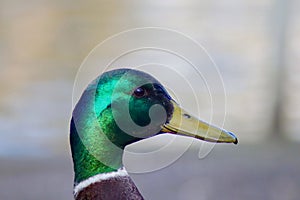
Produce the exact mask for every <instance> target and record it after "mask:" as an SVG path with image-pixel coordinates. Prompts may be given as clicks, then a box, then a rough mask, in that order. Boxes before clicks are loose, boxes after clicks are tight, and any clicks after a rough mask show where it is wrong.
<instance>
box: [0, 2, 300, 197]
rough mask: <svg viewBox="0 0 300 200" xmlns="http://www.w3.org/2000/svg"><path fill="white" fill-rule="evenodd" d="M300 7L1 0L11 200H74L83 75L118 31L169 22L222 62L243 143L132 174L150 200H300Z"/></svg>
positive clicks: (1, 80)
mask: <svg viewBox="0 0 300 200" xmlns="http://www.w3.org/2000/svg"><path fill="white" fill-rule="evenodd" d="M299 9H300V2H299V1H296V0H288V1H284V0H262V1H237V0H226V1H216V0H212V1H201V2H199V1H196V0H191V1H182V0H177V1H170V0H167V1H151V2H150V1H135V0H134V1H119V2H117V1H106V0H101V1H89V2H84V1H76V2H74V1H66V0H64V1H57V0H54V1H49V0H40V1H36V0H28V1H26V2H25V1H19V0H15V1H8V0H0V136H1V139H0V199H22V200H24V199H31V200H32V199H66V200H67V199H72V184H73V180H72V179H73V177H72V176H73V170H72V162H71V157H70V150H69V145H68V127H69V118H70V114H71V110H72V89H73V83H74V80H75V76H76V73H77V70H78V68H79V66H80V64H81V63H82V61H83V59H84V58H85V57H86V56H87V54H88V53H89V52H90V51H91V50H92V49H93V48H94V47H95V46H96V45H97V44H98V43H99V42H101V41H103V40H105V39H106V38H107V37H109V36H111V35H113V34H116V33H118V32H121V31H124V30H127V29H131V28H137V27H145V26H158V27H165V28H171V29H175V30H178V31H181V32H183V33H185V34H187V35H189V36H191V37H192V38H194V39H195V40H196V41H198V42H200V43H201V44H202V45H203V46H204V47H205V48H206V49H207V51H208V52H209V53H210V55H211V56H212V57H213V58H214V60H215V62H216V63H217V65H218V67H219V68H220V72H221V74H222V77H223V80H224V84H225V89H226V95H227V104H226V110H227V114H226V120H225V128H226V129H229V130H232V131H233V132H235V133H236V135H237V136H238V137H239V140H240V144H239V145H238V146H222V145H220V146H219V145H216V148H215V149H214V150H213V152H212V153H211V154H210V155H209V156H208V157H207V158H205V159H202V160H198V159H197V157H196V156H197V151H198V149H197V144H195V145H192V147H191V148H190V149H189V150H188V151H187V152H186V153H185V154H184V155H183V156H182V157H181V158H180V159H179V160H178V161H177V162H176V163H174V164H173V165H171V166H169V167H167V168H165V169H163V170H160V171H158V172H152V173H148V174H135V175H132V176H133V178H134V180H135V181H136V182H137V185H138V186H139V187H140V188H141V190H142V191H143V194H144V195H145V197H146V198H147V199H182V200H183V199H231V200H232V199H242V200H248V199H249V200H250V199H263V200H269V199H270V200H277V199H278V200H282V199H284V200H292V199H295V200H298V199H299V198H300V191H299V186H300V156H299V153H300V146H299V142H300V123H299V120H300V103H299V102H300V78H299V75H298V73H299V72H300V67H299V63H300V39H299V35H300V24H299V17H300V13H299V12H298V11H299ZM158 40H159V38H158ZM174 42H176V41H174ZM202 109H205V107H204V108H202ZM187 163H191V164H187ZM170 177H172V180H170ZM158 180H159V181H158Z"/></svg>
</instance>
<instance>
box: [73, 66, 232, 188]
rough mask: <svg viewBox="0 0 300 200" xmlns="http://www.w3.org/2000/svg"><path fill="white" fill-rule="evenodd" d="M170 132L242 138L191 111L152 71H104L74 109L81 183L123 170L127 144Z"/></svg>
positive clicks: (215, 138) (75, 158)
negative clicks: (98, 175)
mask: <svg viewBox="0 0 300 200" xmlns="http://www.w3.org/2000/svg"><path fill="white" fill-rule="evenodd" d="M164 133H171V134H178V135H183V136H187V137H192V138H196V139H200V140H204V141H208V142H216V143H234V144H236V143H237V138H236V137H235V136H234V135H233V134H232V133H230V132H228V131H225V130H222V129H220V128H217V127H215V126H212V125H209V124H208V123H206V122H203V121H201V120H199V119H197V118H196V117H194V116H192V115H191V114H189V113H188V112H186V111H185V110H184V109H183V108H181V107H180V106H179V105H178V104H177V103H176V102H175V101H174V100H173V99H172V98H171V96H170V95H169V94H168V92H167V91H166V89H165V88H164V87H163V86H162V85H161V84H160V83H159V81H158V80H156V79H155V78H153V77H152V76H150V75H149V74H146V73H144V72H141V71H137V70H132V69H117V70H113V71H109V72H105V73H103V74H102V75H100V76H99V77H98V78H97V79H96V80H94V81H93V82H92V83H91V84H90V85H89V86H88V87H87V89H86V90H85V91H84V93H83V94H82V96H81V98H80V100H79V102H78V103H77V105H76V106H75V109H74V111H73V114H72V120H71V134H70V143H71V150H72V155H73V162H74V170H75V183H78V182H80V181H82V180H84V179H86V178H89V177H91V176H93V175H95V174H98V173H105V172H111V171H115V170H117V169H118V168H120V167H122V149H124V148H125V146H126V145H128V144H131V143H134V142H137V141H139V140H142V139H144V138H148V137H151V136H155V135H159V134H164ZM103 160H105V161H103ZM106 161H107V162H106Z"/></svg>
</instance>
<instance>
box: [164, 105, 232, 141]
mask: <svg viewBox="0 0 300 200" xmlns="http://www.w3.org/2000/svg"><path fill="white" fill-rule="evenodd" d="M172 104H173V106H174V111H173V115H172V118H171V119H170V120H169V122H167V123H166V124H164V125H163V128H162V130H161V131H162V132H166V133H173V134H178V135H183V136H188V137H194V138H197V139H200V140H204V141H208V142H216V143H234V144H237V143H238V139H237V137H236V136H235V135H234V134H233V133H231V132H228V131H226V130H223V129H220V128H218V127H216V126H213V125H210V124H208V123H206V122H204V121H201V120H199V119H197V118H196V117H194V116H192V115H190V114H189V113H188V112H186V111H185V110H184V109H182V108H180V107H179V105H178V104H177V103H176V102H175V101H173V100H172Z"/></svg>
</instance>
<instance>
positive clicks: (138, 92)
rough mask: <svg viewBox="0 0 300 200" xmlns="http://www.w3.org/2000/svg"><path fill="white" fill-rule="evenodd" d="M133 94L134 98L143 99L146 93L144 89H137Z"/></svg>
mask: <svg viewBox="0 0 300 200" xmlns="http://www.w3.org/2000/svg"><path fill="white" fill-rule="evenodd" d="M133 94H134V96H136V97H144V96H145V95H146V94H147V92H146V90H145V89H144V88H141V87H138V88H136V89H135V90H134V92H133Z"/></svg>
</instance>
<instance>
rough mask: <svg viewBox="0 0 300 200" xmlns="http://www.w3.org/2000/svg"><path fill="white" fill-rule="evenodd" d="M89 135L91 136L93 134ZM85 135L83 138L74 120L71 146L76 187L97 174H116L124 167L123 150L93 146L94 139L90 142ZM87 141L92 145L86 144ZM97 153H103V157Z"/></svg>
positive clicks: (105, 146)
mask: <svg viewBox="0 0 300 200" xmlns="http://www.w3.org/2000/svg"><path fill="white" fill-rule="evenodd" d="M87 131H88V130H87ZM89 134H90V135H91V134H92V133H89ZM84 135H86V134H83V137H82V136H81V135H79V134H78V130H77V129H76V127H75V123H74V120H73V118H72V120H71V127H70V144H71V151H72V158H73V164H74V172H75V177H74V184H75V185H77V184H78V183H80V182H82V181H84V180H86V179H88V178H90V177H93V176H95V175H97V174H102V173H110V172H116V171H117V170H118V169H120V168H122V166H123V165H122V156H123V151H122V150H120V149H117V150H116V149H114V148H113V147H111V148H110V146H109V145H101V144H100V145H93V139H91V141H89V140H87V138H85V137H84ZM86 141H88V142H89V143H90V144H91V145H87V144H84V143H86ZM89 146H93V149H91V148H89ZM95 148H99V149H95ZM100 148H101V149H100ZM95 152H101V155H99V154H97V153H95Z"/></svg>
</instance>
